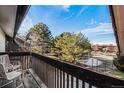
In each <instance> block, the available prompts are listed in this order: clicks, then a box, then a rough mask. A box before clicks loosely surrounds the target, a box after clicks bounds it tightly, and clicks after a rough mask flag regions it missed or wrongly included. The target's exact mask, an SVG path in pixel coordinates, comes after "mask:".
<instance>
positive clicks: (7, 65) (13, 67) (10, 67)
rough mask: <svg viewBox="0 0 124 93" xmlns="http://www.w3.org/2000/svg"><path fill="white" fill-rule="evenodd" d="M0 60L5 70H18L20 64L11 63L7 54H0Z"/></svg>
mask: <svg viewBox="0 0 124 93" xmlns="http://www.w3.org/2000/svg"><path fill="white" fill-rule="evenodd" d="M0 60H1V61H0V62H1V63H2V64H3V66H5V67H4V68H5V70H6V72H10V71H14V70H20V68H21V65H12V64H11V62H10V59H9V56H8V55H7V54H5V55H2V56H0Z"/></svg>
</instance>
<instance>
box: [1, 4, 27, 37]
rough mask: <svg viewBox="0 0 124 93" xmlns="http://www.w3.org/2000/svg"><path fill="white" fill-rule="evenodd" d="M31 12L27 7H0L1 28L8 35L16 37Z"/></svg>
mask: <svg viewBox="0 0 124 93" xmlns="http://www.w3.org/2000/svg"><path fill="white" fill-rule="evenodd" d="M28 10H29V6H26V5H0V27H1V29H2V31H4V32H5V34H6V35H8V36H10V37H13V38H14V37H15V36H16V34H17V31H18V29H19V27H20V25H21V22H22V20H23V19H24V17H25V15H26V14H27V12H28Z"/></svg>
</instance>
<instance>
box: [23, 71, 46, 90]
mask: <svg viewBox="0 0 124 93" xmlns="http://www.w3.org/2000/svg"><path fill="white" fill-rule="evenodd" d="M22 80H23V88H47V87H46V85H45V84H44V83H43V82H42V81H41V80H40V79H39V77H38V76H37V75H36V74H35V73H34V71H33V70H32V69H29V70H27V71H26V72H25V74H24V75H23V78H22Z"/></svg>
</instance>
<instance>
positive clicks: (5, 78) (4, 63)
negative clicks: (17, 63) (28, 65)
mask: <svg viewBox="0 0 124 93" xmlns="http://www.w3.org/2000/svg"><path fill="white" fill-rule="evenodd" d="M21 75H22V72H21V71H18V70H13V65H12V64H10V63H9V62H8V59H7V56H5V55H2V56H0V80H1V81H0V82H1V84H0V87H5V86H8V85H9V86H8V87H12V86H13V87H17V86H19V85H22V81H21V79H20V78H21ZM17 81H20V82H17ZM10 84H11V85H10Z"/></svg>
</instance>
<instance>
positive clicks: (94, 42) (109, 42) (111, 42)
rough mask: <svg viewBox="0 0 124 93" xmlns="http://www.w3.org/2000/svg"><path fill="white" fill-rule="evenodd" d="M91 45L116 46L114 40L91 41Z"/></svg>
mask: <svg viewBox="0 0 124 93" xmlns="http://www.w3.org/2000/svg"><path fill="white" fill-rule="evenodd" d="M91 43H92V44H99V45H103V44H113V45H117V44H116V42H115V40H107V41H102V42H100V41H92V42H91Z"/></svg>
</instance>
